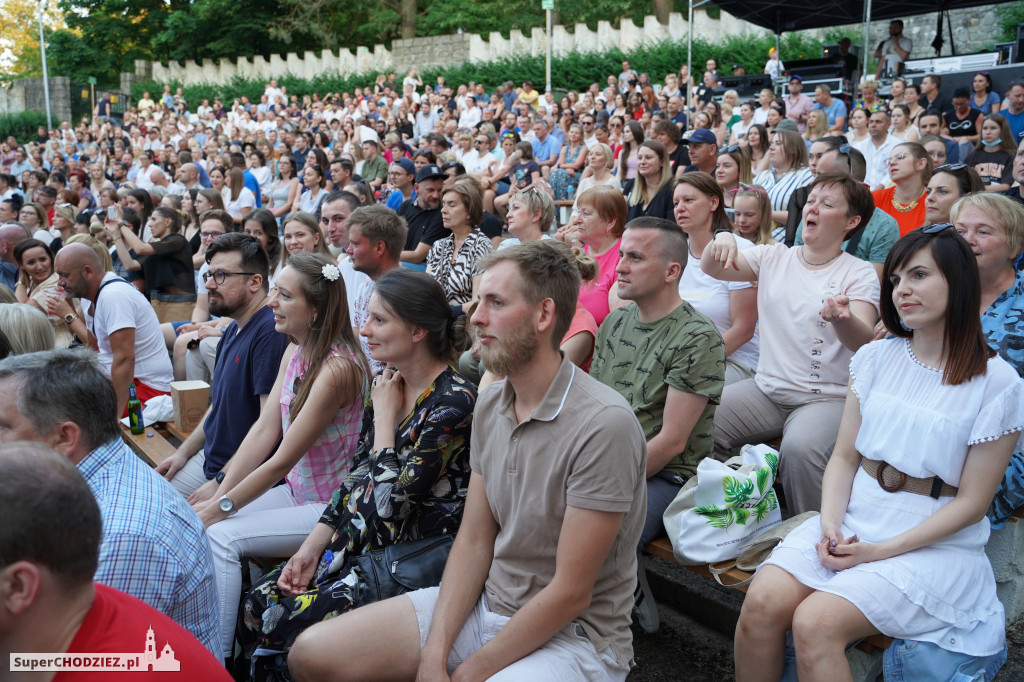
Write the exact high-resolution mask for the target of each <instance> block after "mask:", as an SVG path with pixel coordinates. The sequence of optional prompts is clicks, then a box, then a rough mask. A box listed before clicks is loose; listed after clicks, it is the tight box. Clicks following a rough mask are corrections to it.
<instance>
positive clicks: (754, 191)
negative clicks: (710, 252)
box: [732, 187, 777, 245]
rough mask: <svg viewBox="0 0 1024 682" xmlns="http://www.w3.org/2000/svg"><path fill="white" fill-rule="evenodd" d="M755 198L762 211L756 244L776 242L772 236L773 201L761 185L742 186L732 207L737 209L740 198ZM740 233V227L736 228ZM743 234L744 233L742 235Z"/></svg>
mask: <svg viewBox="0 0 1024 682" xmlns="http://www.w3.org/2000/svg"><path fill="white" fill-rule="evenodd" d="M741 198H742V199H753V200H754V201H756V202H757V209H758V210H759V211H760V212H761V220H760V222H758V224H757V230H756V231H755V238H754V239H753V242H754V244H757V245H760V244H775V243H777V242H776V241H775V240H774V239H773V238H772V202H771V201H770V200H769V199H768V192H766V191H764V189H762V188H761V187H741V188H740V189H739V191H737V192H736V196H734V197H733V199H732V207H733V209H734V210H735V208H736V202H737V201H739V200H740V199H741ZM736 233H737V234H739V228H737V229H736ZM740 236H743V235H740Z"/></svg>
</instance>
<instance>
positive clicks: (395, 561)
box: [353, 535, 455, 604]
mask: <svg viewBox="0 0 1024 682" xmlns="http://www.w3.org/2000/svg"><path fill="white" fill-rule="evenodd" d="M454 540H455V537H454V536H453V535H436V536H434V537H429V538H420V539H419V540H410V541H409V542H399V543H396V544H394V545H388V546H387V547H385V548H384V549H375V550H372V551H370V552H367V553H365V554H361V555H359V556H357V557H353V562H354V563H355V565H356V566H357V567H358V568H359V569H360V570H361V572H362V573H363V575H365V576H366V587H365V589H362V590H360V592H359V595H358V597H357V599H356V601H357V603H359V604H371V603H373V602H376V601H381V600H383V599H389V598H391V597H395V596H397V595H400V594H405V593H406V592H411V591H413V590H419V589H423V588H425V587H436V586H438V585H440V584H441V576H442V575H443V574H444V566H445V563H446V562H447V561H448V553H449V552H451V550H452V542H454Z"/></svg>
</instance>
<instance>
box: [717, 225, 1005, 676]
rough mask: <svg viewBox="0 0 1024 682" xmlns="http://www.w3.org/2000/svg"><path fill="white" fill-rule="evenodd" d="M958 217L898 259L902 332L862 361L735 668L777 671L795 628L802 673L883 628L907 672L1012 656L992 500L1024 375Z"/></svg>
mask: <svg viewBox="0 0 1024 682" xmlns="http://www.w3.org/2000/svg"><path fill="white" fill-rule="evenodd" d="M952 228H953V226H952V225H950V224H948V223H940V224H938V225H931V226H928V227H926V228H921V229H918V230H914V231H913V232H911V233H910V234H908V235H907V236H905V237H903V238H902V239H901V240H900V241H899V242H897V243H896V245H895V246H894V247H893V249H892V251H891V252H890V253H889V257H888V258H887V259H886V262H885V269H884V271H883V277H882V295H881V308H882V318H883V319H884V320H885V322H886V326H887V327H888V328H889V330H890V331H891V332H892V333H893V334H894V338H890V339H887V340H884V341H877V342H875V343H872V344H868V345H865V346H864V347H863V348H861V350H860V351H858V352H857V354H856V355H855V356H854V358H853V360H852V361H851V363H850V375H851V382H850V388H849V391H848V393H847V398H846V408H845V412H844V414H843V421H842V425H841V427H840V430H839V437H838V441H837V443H836V447H835V450H834V452H833V454H832V457H831V459H830V460H829V463H828V466H827V468H826V469H825V474H824V479H823V482H822V504H821V516H820V517H818V518H813V519H809V520H808V521H806V522H805V523H804V524H803V525H801V526H800V527H798V528H797V529H796V530H794V531H793V532H792V533H791V534H790V535H789V536H788V537H787V538H786V540H785V541H784V542H783V543H782V544H781V545H780V546H779V547H778V548H777V549H776V550H775V552H774V553H773V554H772V556H771V557H770V558H769V559H768V561H767V562H766V564H767V565H765V566H764V567H763V568H762V569H761V570H760V571H759V573H758V575H757V577H756V578H755V579H754V582H753V584H752V585H751V587H750V590H749V592H748V593H747V597H746V600H745V601H744V603H743V610H742V613H741V615H740V621H739V624H738V625H737V627H736V645H735V651H736V677H737V679H738V680H743V681H745V680H769V679H770V680H778V679H779V676H780V673H782V672H783V664H784V660H783V650H784V646H785V637H786V631H787V630H790V629H791V630H792V632H793V641H794V645H795V650H796V666H797V672H798V674H799V677H800V679H801V680H826V679H827V680H830V681H831V680H849V679H851V674H850V670H849V667H848V665H847V663H846V658H845V655H844V650H845V648H846V645H847V644H849V643H850V642H852V641H854V640H856V639H858V638H862V637H866V636H869V635H872V634H875V633H879V632H881V633H883V634H885V635H888V636H890V637H893V638H896V640H897V641H896V642H894V643H893V645H892V647H890V648H889V649H888V650H887V651H886V654H885V656H886V660H885V667H886V670H887V671H889V670H890V669H897V670H899V679H906V680H933V679H934V680H940V679H941V680H949V679H967V677H964V676H961V675H958V674H957V673H958V672H967V670H968V669H969V671H970V672H971V673H972V676H971V677H970V679H972V680H981V679H984V680H990V679H992V676H994V675H995V672H996V671H997V670H998V669H999V666H1000V665H1001V664H1002V662H1003V661H1004V660H1005V657H1006V649H1005V615H1004V612H1003V607H1002V605H1001V604H1000V602H999V600H998V599H997V597H996V585H995V580H994V578H993V575H992V567H991V565H990V564H989V561H988V557H987V556H986V554H985V543H986V542H987V541H988V537H989V522H988V520H987V519H986V518H985V511H986V509H987V508H988V505H989V503H990V502H991V501H992V496H993V495H994V493H995V491H996V488H997V487H998V486H999V483H1000V481H1001V479H1002V475H1003V472H1004V471H1005V469H1006V465H1007V463H1008V461H1009V459H1010V453H1011V452H1012V450H1013V448H1014V445H1015V444H1016V443H1017V441H1018V439H1019V437H1020V432H1021V430H1022V429H1024V384H1022V382H1021V380H1020V378H1019V377H1018V376H1017V373H1016V372H1015V371H1014V370H1013V369H1012V368H1011V367H1010V366H1009V365H1008V364H1007V363H1006V362H1005V361H1004V360H1002V359H1001V358H999V357H998V356H996V355H995V353H994V352H993V351H992V350H990V349H989V347H988V345H987V344H986V343H985V337H984V335H983V333H982V329H981V326H980V321H979V319H978V314H977V311H978V308H979V301H980V300H981V299H980V297H981V291H980V284H979V277H978V270H977V264H976V262H975V260H976V259H975V257H974V255H973V253H972V251H971V248H970V247H969V246H968V245H967V243H966V242H964V241H963V239H962V238H960V237H959V236H958V235H957V234H956V231H955V230H953V229H952ZM954 292H955V293H954ZM911 654H912V655H911ZM893 666H895V668H893Z"/></svg>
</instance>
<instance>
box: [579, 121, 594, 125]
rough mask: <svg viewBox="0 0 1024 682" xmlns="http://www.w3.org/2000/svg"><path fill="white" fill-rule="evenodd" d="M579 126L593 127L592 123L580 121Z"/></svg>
mask: <svg viewBox="0 0 1024 682" xmlns="http://www.w3.org/2000/svg"><path fill="white" fill-rule="evenodd" d="M580 125H585V126H592V125H594V122H593V121H580Z"/></svg>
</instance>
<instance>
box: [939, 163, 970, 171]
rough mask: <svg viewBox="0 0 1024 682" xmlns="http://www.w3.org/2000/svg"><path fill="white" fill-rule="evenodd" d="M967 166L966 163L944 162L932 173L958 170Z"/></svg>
mask: <svg viewBox="0 0 1024 682" xmlns="http://www.w3.org/2000/svg"><path fill="white" fill-rule="evenodd" d="M965 168H967V164H966V163H944V164H942V165H941V166H938V167H936V168H934V169H933V170H932V173H938V172H939V171H958V170H963V169H965Z"/></svg>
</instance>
